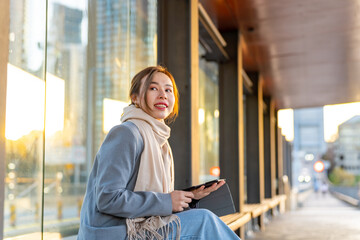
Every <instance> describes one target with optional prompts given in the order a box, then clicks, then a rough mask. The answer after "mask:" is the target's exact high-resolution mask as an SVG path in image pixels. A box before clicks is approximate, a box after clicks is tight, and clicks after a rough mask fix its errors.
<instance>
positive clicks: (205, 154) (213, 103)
mask: <svg viewBox="0 0 360 240" xmlns="http://www.w3.org/2000/svg"><path fill="white" fill-rule="evenodd" d="M205 53H206V52H205V49H204V47H203V46H202V45H201V44H199V55H200V59H199V131H200V133H199V136H200V174H199V181H200V182H206V181H209V180H212V179H214V178H219V176H220V168H219V114H220V113H219V64H218V63H217V62H209V61H206V60H205V59H204V58H203V57H202V56H203V55H205Z"/></svg>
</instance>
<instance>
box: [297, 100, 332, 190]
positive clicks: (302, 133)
mask: <svg viewBox="0 0 360 240" xmlns="http://www.w3.org/2000/svg"><path fill="white" fill-rule="evenodd" d="M325 152H326V143H325V140H324V114H323V108H321V107H319V108H304V109H295V110H294V141H293V167H292V170H293V185H294V186H296V187H298V188H300V189H301V188H303V187H309V186H311V184H310V183H313V184H315V183H314V180H315V175H316V174H315V171H314V169H313V165H314V163H315V162H316V161H317V160H320V159H321V158H322V155H323V154H324V153H325ZM315 181H316V180H315Z"/></svg>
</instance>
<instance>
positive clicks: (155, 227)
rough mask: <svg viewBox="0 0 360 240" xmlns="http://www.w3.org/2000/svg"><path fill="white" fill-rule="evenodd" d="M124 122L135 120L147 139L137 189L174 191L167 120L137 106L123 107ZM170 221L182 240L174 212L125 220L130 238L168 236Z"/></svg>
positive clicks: (133, 121) (178, 221) (122, 118)
mask: <svg viewBox="0 0 360 240" xmlns="http://www.w3.org/2000/svg"><path fill="white" fill-rule="evenodd" d="M121 121H122V122H125V121H131V122H132V123H134V124H135V125H136V126H137V127H138V129H139V131H140V134H141V136H142V138H143V141H144V149H143V152H142V154H141V157H140V165H139V172H138V177H137V179H136V183H135V188H134V191H135V192H136V191H152V192H160V193H170V192H172V191H173V190H174V162H173V157H172V152H171V148H170V145H169V143H168V138H169V137H170V128H169V127H168V126H167V125H166V124H165V123H164V121H162V120H161V121H160V120H157V119H155V118H153V117H152V116H150V115H149V114H147V113H146V112H144V111H143V110H142V109H141V108H137V107H135V106H134V105H130V106H128V107H126V108H124V114H123V115H122V117H121ZM170 223H174V224H175V225H176V227H177V231H176V232H177V236H176V239H180V219H179V218H178V216H176V215H174V214H172V215H170V216H165V217H163V216H152V217H148V218H135V219H129V218H128V219H126V225H127V234H128V239H129V240H132V239H156V240H158V239H159V240H162V239H166V238H167V236H168V234H169V231H170Z"/></svg>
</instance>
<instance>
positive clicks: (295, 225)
mask: <svg viewBox="0 0 360 240" xmlns="http://www.w3.org/2000/svg"><path fill="white" fill-rule="evenodd" d="M248 239H252V240H335V239H336V240H339V239H341V240H360V209H359V208H355V207H352V206H350V205H347V204H345V203H343V202H341V201H340V200H338V199H336V198H334V197H333V196H332V195H330V194H329V193H328V194H326V195H325V196H323V195H321V194H320V193H319V194H316V193H313V194H312V195H310V196H309V198H308V199H307V200H306V201H305V203H304V206H303V207H302V208H299V209H297V210H293V211H289V212H286V213H285V214H282V215H278V216H276V217H274V218H273V219H272V220H271V221H270V222H269V224H267V225H266V227H265V231H264V232H256V233H255V234H254V236H253V237H251V238H248Z"/></svg>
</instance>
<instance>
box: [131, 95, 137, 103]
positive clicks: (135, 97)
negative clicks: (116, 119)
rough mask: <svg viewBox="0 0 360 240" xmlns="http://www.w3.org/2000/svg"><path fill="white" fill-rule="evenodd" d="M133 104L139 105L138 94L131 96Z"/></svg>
mask: <svg viewBox="0 0 360 240" xmlns="http://www.w3.org/2000/svg"><path fill="white" fill-rule="evenodd" d="M131 103H133V104H137V95H136V94H133V95H131Z"/></svg>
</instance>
